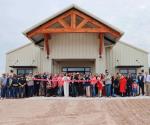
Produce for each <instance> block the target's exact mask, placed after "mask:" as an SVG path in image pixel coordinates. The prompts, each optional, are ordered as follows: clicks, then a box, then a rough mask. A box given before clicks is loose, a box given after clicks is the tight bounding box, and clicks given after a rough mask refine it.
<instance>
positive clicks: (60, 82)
mask: <svg viewBox="0 0 150 125" xmlns="http://www.w3.org/2000/svg"><path fill="white" fill-rule="evenodd" d="M62 78H63V75H62V74H60V75H59V76H58V78H57V80H58V91H57V94H58V96H62V92H63V85H64V81H63V80H62Z"/></svg>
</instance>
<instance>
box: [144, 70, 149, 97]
mask: <svg viewBox="0 0 150 125" xmlns="http://www.w3.org/2000/svg"><path fill="white" fill-rule="evenodd" d="M145 87H146V95H147V96H150V75H149V74H148V72H146V73H145Z"/></svg>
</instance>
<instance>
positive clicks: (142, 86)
mask: <svg viewBox="0 0 150 125" xmlns="http://www.w3.org/2000/svg"><path fill="white" fill-rule="evenodd" d="M137 79H138V83H139V94H140V89H141V90H142V95H144V75H143V74H142V73H139V75H138V77H137Z"/></svg>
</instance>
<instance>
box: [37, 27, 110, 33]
mask: <svg viewBox="0 0 150 125" xmlns="http://www.w3.org/2000/svg"><path fill="white" fill-rule="evenodd" d="M66 32H72V33H76V32H79V33H83V32H87V33H99V32H102V33H107V32H108V31H107V30H105V29H102V28H99V29H97V28H82V29H72V28H61V29H54V28H49V29H43V30H40V31H38V32H37V33H36V34H41V33H66Z"/></svg>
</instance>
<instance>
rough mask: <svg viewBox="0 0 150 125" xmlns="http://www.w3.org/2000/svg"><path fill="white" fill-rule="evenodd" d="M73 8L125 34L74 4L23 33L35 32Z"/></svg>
mask: <svg viewBox="0 0 150 125" xmlns="http://www.w3.org/2000/svg"><path fill="white" fill-rule="evenodd" d="M73 8H75V9H77V10H79V11H81V12H83V13H85V14H87V15H88V16H90V17H92V18H94V19H95V20H97V21H99V22H100V23H103V24H105V25H107V26H108V27H110V28H112V29H114V30H116V31H118V32H119V33H120V34H121V35H123V34H124V32H123V31H121V30H120V29H118V28H117V27H115V26H113V25H111V24H109V23H107V22H105V21H104V20H102V19H100V18H99V17H97V16H95V15H93V14H91V13H90V12H88V11H86V10H84V9H82V8H80V7H79V6H77V5H75V4H72V5H71V6H68V7H66V8H65V9H63V10H61V11H59V12H57V13H55V14H54V15H52V16H50V17H49V18H46V19H44V20H43V21H41V22H39V23H38V24H36V25H33V26H32V27H30V28H28V29H26V30H25V31H24V32H23V34H25V35H26V34H27V33H28V32H30V31H31V30H33V29H35V28H37V27H39V26H41V25H42V24H44V23H46V22H48V21H49V20H52V19H53V18H55V17H57V16H59V15H60V14H62V13H64V12H66V11H68V10H70V9H73Z"/></svg>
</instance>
